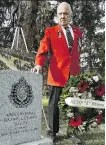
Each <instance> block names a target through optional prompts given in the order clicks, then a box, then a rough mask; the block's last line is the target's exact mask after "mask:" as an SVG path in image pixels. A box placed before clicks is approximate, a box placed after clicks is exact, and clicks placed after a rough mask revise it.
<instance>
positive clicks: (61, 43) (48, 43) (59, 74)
mask: <svg viewBox="0 0 106 145" xmlns="http://www.w3.org/2000/svg"><path fill="white" fill-rule="evenodd" d="M72 29H73V33H74V42H73V47H72V50H71V52H70V50H69V48H68V46H67V42H66V39H65V36H64V33H63V31H62V28H61V26H60V25H57V26H53V27H49V28H46V30H45V35H44V38H43V39H42V40H41V42H40V47H39V49H38V53H37V55H36V57H35V65H37V64H38V65H41V66H42V67H43V66H44V64H45V60H46V57H47V53H48V51H50V52H51V56H50V63H49V70H48V81H47V82H48V85H52V86H60V87H63V86H65V85H66V83H67V81H68V78H69V74H70V75H73V76H75V75H78V74H80V63H79V58H80V52H79V50H78V49H79V45H78V40H79V38H82V32H81V31H80V29H79V28H78V27H75V26H72Z"/></svg>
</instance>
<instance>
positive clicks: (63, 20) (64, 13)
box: [57, 6, 70, 27]
mask: <svg viewBox="0 0 106 145" xmlns="http://www.w3.org/2000/svg"><path fill="white" fill-rule="evenodd" d="M57 17H58V21H59V24H60V25H61V26H63V27H66V26H68V24H69V22H70V14H69V9H68V8H67V7H64V6H61V7H59V8H58V11H57Z"/></svg>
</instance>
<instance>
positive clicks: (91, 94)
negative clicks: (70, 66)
mask: <svg viewBox="0 0 106 145" xmlns="http://www.w3.org/2000/svg"><path fill="white" fill-rule="evenodd" d="M104 82H105V80H104V78H103V77H101V76H97V75H94V74H91V73H88V74H80V75H78V76H71V77H70V79H69V81H68V83H67V84H66V86H65V87H64V88H63V90H62V95H61V97H60V98H61V99H60V101H59V108H60V112H61V113H62V116H64V118H65V120H66V119H67V120H68V128H67V134H68V135H69V134H70V133H74V134H78V133H81V132H84V131H87V130H88V129H91V128H92V127H96V126H97V125H99V124H100V123H101V121H102V120H103V116H104V102H105V85H104ZM73 104H74V105H73ZM83 104H85V106H83ZM72 105H73V106H72Z"/></svg>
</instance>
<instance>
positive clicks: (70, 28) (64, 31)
mask: <svg viewBox="0 0 106 145" xmlns="http://www.w3.org/2000/svg"><path fill="white" fill-rule="evenodd" d="M68 27H69V30H70V32H71V35H72V37H73V40H74V33H73V30H72V27H71V26H70V25H68ZM62 30H63V33H64V36H65V38H66V41H67V45H68V40H67V36H66V30H65V28H64V27H62ZM68 46H69V45H68Z"/></svg>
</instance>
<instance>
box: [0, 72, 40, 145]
mask: <svg viewBox="0 0 106 145" xmlns="http://www.w3.org/2000/svg"><path fill="white" fill-rule="evenodd" d="M41 99H42V76H41V75H36V74H35V73H30V72H22V71H9V70H2V71H0V145H16V144H22V143H27V142H32V141H38V140H40V139H41V118H42V101H41Z"/></svg>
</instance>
